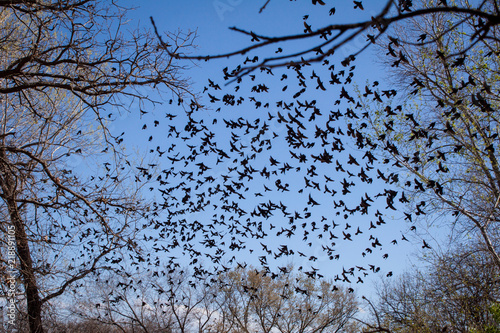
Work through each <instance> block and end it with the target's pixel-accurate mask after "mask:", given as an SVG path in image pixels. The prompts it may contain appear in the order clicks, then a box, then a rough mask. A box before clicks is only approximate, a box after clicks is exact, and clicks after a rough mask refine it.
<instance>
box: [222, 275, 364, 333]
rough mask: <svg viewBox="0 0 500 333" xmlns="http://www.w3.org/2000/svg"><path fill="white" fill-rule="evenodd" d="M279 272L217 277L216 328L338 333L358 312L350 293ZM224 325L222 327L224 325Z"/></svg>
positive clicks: (355, 302)
mask: <svg viewBox="0 0 500 333" xmlns="http://www.w3.org/2000/svg"><path fill="white" fill-rule="evenodd" d="M287 270H288V271H286V272H282V274H279V275H278V276H272V275H271V274H266V273H265V272H263V271H257V270H255V269H242V268H238V269H235V270H233V271H230V272H228V273H227V274H224V275H222V277H221V280H220V285H221V288H222V289H221V292H220V293H219V297H218V298H217V300H218V302H219V306H220V308H221V311H222V318H223V319H224V320H225V321H224V322H221V323H220V327H218V329H217V331H221V332H273V331H275V330H278V331H279V332H283V333H285V332H286V333H291V332H303V333H305V332H323V331H325V330H326V331H331V332H342V331H343V329H346V328H347V327H348V324H349V323H350V322H352V318H353V316H354V315H355V314H356V313H357V311H358V305H357V301H356V298H355V296H354V294H353V293H350V292H349V291H348V290H347V288H343V287H336V286H334V285H333V283H331V282H328V281H316V280H315V279H313V278H309V277H307V276H306V275H305V274H303V273H294V272H292V268H290V267H288V268H287ZM224 324H225V325H224Z"/></svg>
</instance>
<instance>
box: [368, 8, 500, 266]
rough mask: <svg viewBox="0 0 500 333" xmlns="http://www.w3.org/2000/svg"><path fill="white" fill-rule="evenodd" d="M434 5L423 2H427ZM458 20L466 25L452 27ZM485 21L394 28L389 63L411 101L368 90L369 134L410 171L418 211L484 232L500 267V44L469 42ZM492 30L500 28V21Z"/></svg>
mask: <svg viewBox="0 0 500 333" xmlns="http://www.w3.org/2000/svg"><path fill="white" fill-rule="evenodd" d="M432 4H433V3H432V2H429V3H428V2H426V1H423V2H422V6H424V8H426V6H432ZM461 4H462V5H463V6H466V5H467V2H463V3H461ZM494 7H495V6H494V4H493V3H487V4H484V6H483V8H484V9H488V8H489V9H488V10H491V11H493V10H494ZM456 22H460V24H461V29H460V30H450V28H451V27H454V26H456ZM479 22H480V20H479V19H477V18H473V17H471V16H469V15H466V14H450V13H437V14H433V15H430V16H428V17H417V18H415V19H413V20H411V21H409V22H407V24H405V25H404V26H399V27H395V35H394V36H396V37H395V38H396V39H394V40H392V41H391V40H387V41H386V42H385V43H384V44H383V47H382V49H383V50H385V51H387V50H389V52H388V53H387V54H388V55H389V54H392V55H393V56H392V60H389V59H386V60H387V61H386V63H388V64H391V65H392V66H393V70H392V75H393V77H392V78H393V80H394V81H395V83H397V84H399V88H400V91H401V90H403V91H404V92H405V94H404V97H403V98H404V99H405V100H404V101H403V100H401V98H391V99H388V101H387V102H386V101H383V102H382V101H380V102H377V103H375V104H373V102H372V100H371V99H369V97H367V96H368V95H367V94H366V93H365V94H364V96H365V97H362V99H363V100H364V102H363V103H362V104H363V105H364V106H365V107H366V108H367V110H369V114H370V122H371V126H370V131H372V132H371V133H368V130H365V131H364V133H365V134H366V135H367V136H369V137H371V138H372V139H373V140H374V141H375V142H378V143H379V145H380V147H383V148H384V149H385V153H386V154H385V155H386V156H385V157H386V158H387V157H388V158H390V159H391V160H393V161H395V162H396V164H397V165H399V166H400V167H402V168H403V169H404V170H406V171H407V172H408V175H409V178H408V182H406V184H404V186H402V187H403V188H404V189H405V190H406V191H407V192H408V193H410V195H409V196H408V197H409V198H410V199H411V200H412V203H413V204H414V207H415V205H416V206H417V207H416V208H414V210H413V213H415V214H416V215H417V216H419V215H420V216H422V215H423V214H424V211H427V212H433V213H437V214H438V215H437V216H438V217H442V218H441V219H440V221H443V222H445V223H447V221H448V222H450V223H447V224H449V226H450V228H451V229H450V230H452V231H453V232H454V233H456V234H458V235H467V236H469V237H470V235H471V234H474V237H479V238H480V239H481V241H482V243H483V245H484V248H485V249H487V251H488V252H489V253H490V255H491V256H492V258H493V260H494V261H493V262H494V263H495V264H496V265H497V266H498V267H500V257H499V254H498V252H497V251H498V245H497V243H498V233H497V231H496V229H497V228H496V225H497V222H498V218H499V216H498V214H499V204H500V195H499V194H500V192H499V185H500V178H499V176H500V169H499V166H498V153H497V147H498V142H499V141H498V135H499V133H498V131H499V124H498V116H497V110H498V102H499V101H498V96H497V94H496V92H497V91H498V88H499V87H498V82H497V80H496V77H497V75H498V65H499V63H498V55H497V52H498V47H499V44H498V41H497V40H496V39H495V38H484V39H481V40H478V41H477V42H475V43H474V45H466V43H468V41H469V40H471V39H472V38H473V37H474V36H475V35H476V34H477V25H478V24H480V23H479ZM488 29H489V31H490V33H492V34H495V35H496V34H497V30H498V29H497V27H496V26H492V27H490V28H488ZM445 32H446V33H445ZM414 39H415V40H416V39H426V40H429V42H426V43H425V45H423V46H422V45H418V44H415V43H413V42H410V41H412V40H414ZM395 40H398V41H399V42H395ZM464 48H467V53H466V54H463V53H462V50H463V49H464ZM401 55H402V57H403V58H404V61H401V60H400V57H401ZM395 64H397V66H395ZM383 89H384V88H381V90H383ZM360 96H361V94H360ZM413 96H415V97H413ZM382 110H385V111H382ZM424 247H426V245H425V243H424Z"/></svg>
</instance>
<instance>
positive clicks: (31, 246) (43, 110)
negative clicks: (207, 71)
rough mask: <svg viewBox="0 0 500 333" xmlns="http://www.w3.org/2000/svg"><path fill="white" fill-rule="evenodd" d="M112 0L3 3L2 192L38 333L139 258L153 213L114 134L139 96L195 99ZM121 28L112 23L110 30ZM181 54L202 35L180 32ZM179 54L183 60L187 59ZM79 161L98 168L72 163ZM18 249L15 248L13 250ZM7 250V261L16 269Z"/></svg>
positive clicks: (175, 41) (176, 43) (177, 69)
mask: <svg viewBox="0 0 500 333" xmlns="http://www.w3.org/2000/svg"><path fill="white" fill-rule="evenodd" d="M109 5H110V4H109V3H108V2H102V1H90V0H81V1H77V0H75V1H58V0H55V1H43V2H39V1H2V2H0V10H1V13H0V15H1V24H2V32H1V36H0V41H1V42H0V46H1V47H2V49H7V50H9V52H2V58H1V59H0V94H1V95H0V96H1V101H0V103H1V124H0V127H1V130H0V141H1V143H0V188H1V193H0V196H1V198H2V205H1V206H0V207H1V210H2V215H3V216H4V217H6V219H3V221H4V223H3V224H2V225H1V226H0V228H1V230H2V232H3V234H4V237H3V238H2V241H3V242H7V235H8V230H9V226H13V227H14V228H15V247H16V255H17V260H16V264H15V265H11V267H13V268H15V269H17V270H18V272H19V275H20V278H21V279H22V286H23V288H22V293H23V295H24V298H25V300H26V302H27V314H26V315H27V319H28V321H29V327H30V331H31V332H43V325H42V314H43V307H44V306H45V305H46V304H48V303H49V302H51V301H52V300H53V299H55V298H56V297H58V296H61V295H63V294H65V292H67V291H68V290H71V289H72V288H75V287H77V286H78V285H82V283H81V280H82V279H85V278H86V277H88V276H89V275H92V274H95V273H97V272H100V271H106V270H108V271H113V270H120V271H121V270H124V267H123V266H121V264H120V262H122V260H123V255H124V251H130V253H132V254H134V255H135V256H138V257H140V256H141V253H142V250H141V247H140V245H139V244H138V242H137V240H136V238H135V235H136V234H137V232H138V230H140V229H142V224H138V223H139V222H140V221H141V219H144V218H146V217H147V215H148V214H149V212H150V207H149V206H150V205H149V203H148V202H147V201H145V200H143V199H141V195H140V188H141V186H143V182H142V180H141V179H140V174H136V173H135V170H134V169H135V168H132V165H131V162H130V161H129V160H128V159H127V155H126V154H125V152H124V150H123V147H122V146H121V145H120V143H121V141H122V140H123V139H122V137H121V136H117V135H116V134H114V133H112V131H111V130H110V123H111V122H112V121H113V120H114V119H116V114H117V112H118V113H120V112H128V111H129V110H127V108H126V105H128V103H130V101H131V100H133V99H136V100H137V101H138V102H139V105H140V106H142V105H143V104H142V103H144V102H146V101H151V102H154V101H152V100H150V99H149V98H148V97H147V95H146V94H144V93H142V92H141V91H140V90H138V88H140V87H151V88H156V89H157V90H158V91H160V92H161V91H163V92H172V93H173V94H175V95H177V96H178V97H179V98H182V97H184V95H190V96H193V95H192V94H191V93H190V92H189V90H188V88H189V86H188V82H187V81H186V80H184V79H183V78H182V77H181V74H182V69H183V67H181V66H178V65H176V64H175V63H174V62H173V61H172V58H171V57H169V56H168V52H167V51H165V50H164V49H163V48H159V47H158V43H157V42H156V41H155V38H154V37H153V36H152V35H151V34H150V33H149V32H148V31H144V30H140V29H137V30H135V31H134V32H132V33H130V34H129V33H126V32H124V31H123V26H122V24H123V23H124V18H125V14H126V12H127V11H126V10H125V9H123V8H121V7H119V6H118V5H116V4H114V3H112V4H111V6H109ZM110 21H113V22H114V23H113V24H111V26H109V22H110ZM171 37H172V39H171V43H172V45H171V47H172V49H176V50H178V51H180V50H181V49H183V48H184V47H188V46H190V45H191V42H192V37H193V36H192V35H191V34H187V35H181V34H178V35H172V36H171ZM178 51H176V52H178ZM75 155H77V156H78V155H79V156H82V157H83V158H84V160H85V159H87V160H86V162H85V163H87V166H86V167H85V168H84V167H79V168H78V167H77V168H74V166H73V167H72V166H71V163H70V161H71V160H70V157H71V156H75ZM5 245H7V243H6V244H5ZM6 249H7V246H5V247H4V249H3V251H5V252H3V253H2V261H4V262H5V263H6V264H8V263H9V261H8V260H9V259H12V258H9V257H8V253H7V250H6Z"/></svg>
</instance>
